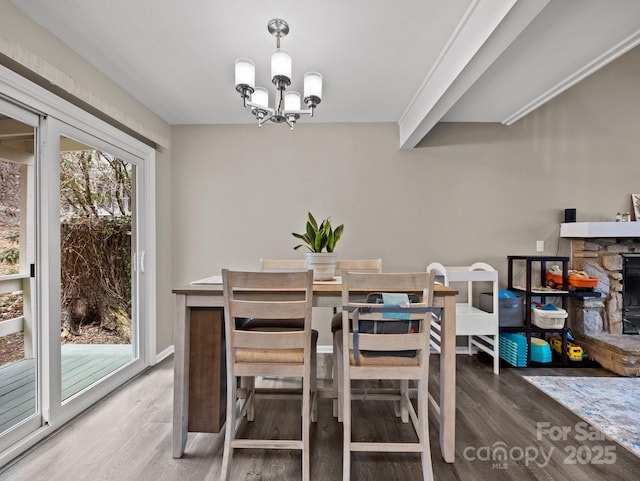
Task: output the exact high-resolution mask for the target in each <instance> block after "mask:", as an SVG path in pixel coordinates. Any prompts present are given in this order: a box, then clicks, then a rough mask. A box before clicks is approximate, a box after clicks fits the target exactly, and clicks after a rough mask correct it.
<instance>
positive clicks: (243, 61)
mask: <svg viewBox="0 0 640 481" xmlns="http://www.w3.org/2000/svg"><path fill="white" fill-rule="evenodd" d="M238 85H243V86H247V87H250V88H254V87H255V85H256V67H255V64H254V63H253V62H252V61H251V60H249V59H248V58H239V59H238V60H236V86H238Z"/></svg>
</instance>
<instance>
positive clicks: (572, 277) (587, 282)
mask: <svg viewBox="0 0 640 481" xmlns="http://www.w3.org/2000/svg"><path fill="white" fill-rule="evenodd" d="M567 281H568V282H567V283H568V284H569V285H568V286H564V283H563V279H562V269H561V268H560V266H558V265H555V266H551V268H550V269H549V270H548V271H547V286H549V287H552V288H556V289H568V290H570V291H575V290H576V289H593V288H594V287H596V286H597V285H598V278H597V277H589V275H588V274H587V273H586V272H585V271H574V270H570V271H569V273H568V276H567Z"/></svg>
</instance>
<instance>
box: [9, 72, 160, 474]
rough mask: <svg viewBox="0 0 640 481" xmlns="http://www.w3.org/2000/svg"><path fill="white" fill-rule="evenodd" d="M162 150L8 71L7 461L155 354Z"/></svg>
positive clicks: (136, 372) (121, 380)
mask: <svg viewBox="0 0 640 481" xmlns="http://www.w3.org/2000/svg"><path fill="white" fill-rule="evenodd" d="M14 84H16V85H17V84H20V85H21V88H20V89H16V88H14V87H13V85H14ZM30 89H31V90H33V93H34V95H33V96H30V95H28V94H27V93H25V91H30ZM45 100H46V101H45ZM153 159H154V151H153V149H152V148H150V147H148V146H146V145H144V144H142V143H140V142H139V141H137V140H135V139H132V138H131V137H130V136H128V135H126V134H124V133H122V132H121V131H119V130H117V129H115V128H114V127H112V126H109V125H107V124H105V123H104V122H102V121H100V120H98V119H96V118H94V117H92V116H91V115H89V114H87V113H86V112H83V111H81V110H80V109H78V108H76V107H73V106H71V105H68V104H66V103H65V102H64V101H61V100H60V99H57V98H55V97H53V96H50V95H49V94H47V93H45V92H42V91H40V90H38V87H36V86H32V85H31V86H30V85H29V84H28V83H25V82H24V81H23V80H21V79H19V78H16V76H15V75H13V74H11V73H9V72H6V71H5V70H3V69H2V68H0V467H2V466H3V465H4V464H6V463H7V462H9V461H10V460H11V459H13V458H15V456H17V455H18V454H19V453H21V452H24V451H25V450H26V449H28V448H29V447H30V446H33V445H34V444H35V443H36V442H38V441H39V440H41V439H43V438H44V437H45V436H47V435H49V434H51V432H52V431H53V430H54V429H56V428H58V427H60V426H62V425H63V424H64V423H65V422H67V421H68V420H70V419H71V418H73V417H74V416H76V415H78V414H80V413H81V412H82V411H83V410H85V409H87V408H88V407H90V406H91V405H93V404H94V403H95V402H96V401H98V400H100V399H101V398H102V397H104V396H106V395H107V394H109V393H110V392H111V391H113V390H114V389H116V388H117V387H119V386H121V385H122V384H123V383H125V382H126V381H128V380H129V379H131V378H132V377H133V376H134V375H136V374H138V373H140V372H141V371H142V370H143V369H144V368H145V367H146V366H148V365H151V364H154V363H155V339H154V337H155V315H154V314H155V292H154V291H155V276H154V274H155V255H154V248H153V246H154V242H153V239H154V235H153V233H154V230H155V226H154V219H155V210H154V207H153V204H154V201H155V197H154V167H153Z"/></svg>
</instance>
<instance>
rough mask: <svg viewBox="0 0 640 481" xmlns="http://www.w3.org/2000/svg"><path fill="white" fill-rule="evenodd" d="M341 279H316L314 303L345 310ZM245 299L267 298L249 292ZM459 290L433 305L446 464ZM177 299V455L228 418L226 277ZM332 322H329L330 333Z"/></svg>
mask: <svg viewBox="0 0 640 481" xmlns="http://www.w3.org/2000/svg"><path fill="white" fill-rule="evenodd" d="M341 294H342V282H341V278H340V276H337V277H335V278H334V279H332V280H329V281H314V285H313V305H314V306H316V307H333V308H337V309H340V308H341V304H342V302H341V300H342V298H341ZM245 295H247V296H251V295H261V293H260V292H255V293H252V292H247V293H246V294H245ZM456 295H457V291H456V290H454V289H451V288H449V287H446V286H444V285H440V284H436V285H435V287H434V292H433V307H437V308H440V315H439V316H438V318H437V320H436V322H437V323H438V324H439V328H440V330H439V331H440V332H439V337H440V339H439V341H440V342H439V348H438V350H439V351H440V370H439V386H440V389H439V393H438V399H436V398H435V397H434V396H432V395H430V399H429V401H430V407H431V408H432V409H433V411H434V413H435V415H436V416H437V421H436V425H437V426H438V427H439V440H440V447H441V453H442V457H443V459H444V461H445V462H447V463H453V462H454V460H455V414H456V332H455V315H456V314H455V313H456V309H455V297H456ZM173 297H174V320H175V322H174V385H173V438H172V455H173V457H174V458H180V457H182V455H183V454H184V452H185V449H186V445H187V440H188V434H189V433H190V432H210V433H215V432H219V431H220V430H221V429H222V427H223V426H224V421H225V415H226V411H225V409H226V364H225V362H226V359H225V339H224V297H223V291H222V276H219V275H215V276H211V277H207V278H204V279H200V280H196V281H193V282H191V283H190V284H188V285H186V286H182V287H178V288H175V289H173ZM330 322H331V319H327V329H330V326H329V324H330Z"/></svg>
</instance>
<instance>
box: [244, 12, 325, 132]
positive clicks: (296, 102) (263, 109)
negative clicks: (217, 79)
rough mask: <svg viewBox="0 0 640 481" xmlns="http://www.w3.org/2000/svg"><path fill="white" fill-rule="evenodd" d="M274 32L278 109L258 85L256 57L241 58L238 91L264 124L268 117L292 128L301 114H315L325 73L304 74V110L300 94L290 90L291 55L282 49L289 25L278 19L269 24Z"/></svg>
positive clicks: (273, 69)
mask: <svg viewBox="0 0 640 481" xmlns="http://www.w3.org/2000/svg"><path fill="white" fill-rule="evenodd" d="M267 29H268V31H269V33H270V34H271V35H273V36H274V37H276V49H275V50H274V51H273V53H272V54H271V82H272V83H273V85H275V87H276V89H277V93H276V101H275V106H274V108H271V107H269V92H268V90H267V89H265V88H263V87H256V86H255V73H256V72H255V64H254V63H253V61H252V60H249V59H246V58H239V59H238V60H236V67H235V79H236V90H237V91H238V92H239V93H240V96H241V97H242V99H243V103H244V106H245V107H250V108H251V113H252V114H253V115H254V116H255V117H256V119H257V120H258V127H261V126H262V124H263V123H265V122H266V121H267V120H270V121H271V122H275V123H277V124H281V123H285V122H286V123H287V124H288V125H289V127H291V130H293V126H294V124H295V123H296V121H297V120H298V119H299V118H300V116H301V115H310V116H311V117H313V113H314V110H315V108H316V106H317V105H318V104H319V103H320V102H321V100H322V75H320V74H319V73H318V72H307V73H306V74H305V75H304V103H305V104H306V106H307V109H306V110H301V109H300V93H299V92H295V91H291V90H290V91H287V87H289V86H290V85H291V54H289V52H287V51H286V50H283V49H281V48H280V39H281V38H282V37H286V36H287V34H288V33H289V24H288V23H287V22H285V21H284V20H282V19H280V18H274V19H273V20H270V21H269V23H268V24H267Z"/></svg>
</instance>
